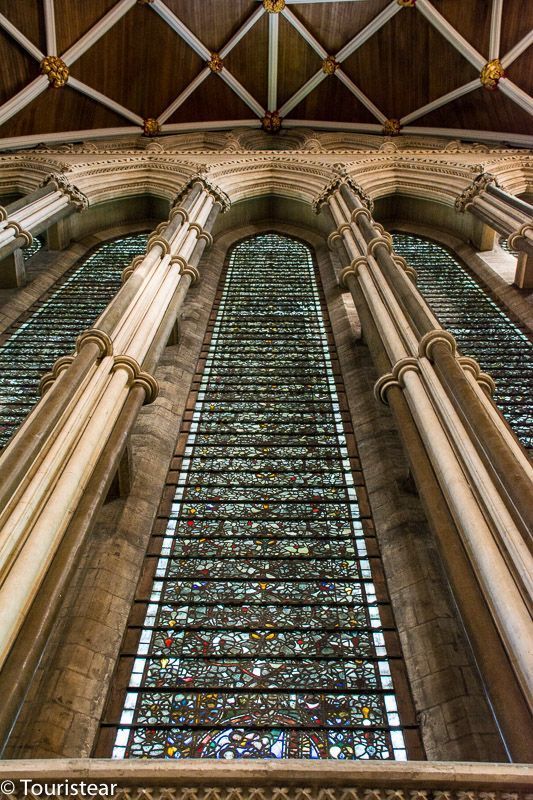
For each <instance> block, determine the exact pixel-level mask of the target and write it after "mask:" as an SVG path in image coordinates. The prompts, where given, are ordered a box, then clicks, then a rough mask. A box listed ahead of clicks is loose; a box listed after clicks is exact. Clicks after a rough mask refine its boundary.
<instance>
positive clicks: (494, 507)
mask: <svg viewBox="0 0 533 800" xmlns="http://www.w3.org/2000/svg"><path fill="white" fill-rule="evenodd" d="M315 207H316V210H317V211H318V210H320V209H321V208H324V207H326V208H327V212H326V213H327V216H328V217H329V219H330V222H331V223H333V225H334V230H333V231H332V233H331V234H330V237H329V244H330V245H331V246H333V245H335V246H337V247H338V249H339V255H340V257H341V261H343V262H344V263H346V261H347V260H348V261H349V263H348V265H347V266H346V267H345V268H344V270H343V273H342V282H343V283H344V285H345V286H346V287H347V288H348V289H349V290H350V291H351V293H352V296H353V298H354V302H355V304H356V307H357V308H358V310H360V312H361V320H362V325H363V333H364V335H365V336H367V337H369V338H372V337H373V338H376V333H377V335H378V336H379V340H380V348H381V351H382V354H384V356H385V357H386V361H385V362H384V360H383V355H382V356H381V357H380V363H377V366H378V369H379V368H381V370H382V371H383V369H386V367H385V363H388V364H390V369H388V370H386V372H385V374H382V376H381V377H380V379H379V380H378V382H377V384H376V397H377V398H379V399H380V400H382V401H383V402H385V403H389V402H390V401H389V397H390V398H391V401H392V398H393V397H394V398H395V399H394V403H393V402H390V405H391V410H392V411H393V413H394V415H395V416H396V418H397V422H398V423H399V425H402V426H404V427H405V425H406V418H405V410H406V409H405V406H404V405H400V404H399V402H398V397H399V394H401V396H403V398H404V403H405V404H406V406H407V410H408V412H409V417H410V419H411V420H412V423H413V425H414V428H415V429H416V433H417V434H418V436H417V437H416V438H417V439H419V440H420V441H421V442H422V446H423V448H424V450H425V455H426V458H427V467H426V471H427V469H428V468H429V467H430V468H431V470H432V473H433V475H434V477H435V479H436V482H437V484H438V486H439V487H440V492H441V493H442V497H443V498H444V501H445V503H446V506H447V509H448V511H449V514H450V517H451V520H453V525H454V527H455V530H456V531H457V533H458V541H457V542H456V547H459V548H460V549H461V552H460V553H458V558H456V559H454V558H453V556H452V557H451V558H450V553H451V550H450V542H449V541H444V539H443V535H444V529H443V528H442V527H441V526H440V525H438V524H434V525H433V530H434V532H435V535H436V536H437V539H438V540H440V547H441V552H443V560H444V562H445V564H446V567H447V571H448V575H449V578H450V583H451V585H452V587H453V588H454V593H455V596H456V601H457V603H458V606H459V607H460V609H461V612H462V614H463V619H464V621H465V625H466V627H467V629H468V630H469V632H470V638H471V640H472V641H473V642H474V643H475V642H479V637H478V636H477V635H476V633H477V632H476V631H475V628H476V626H477V625H478V624H479V620H478V619H477V618H476V617H475V616H473V615H472V608H471V603H470V602H469V599H468V597H467V596H465V592H464V587H465V582H464V580H463V578H464V575H463V574H462V572H461V570H463V566H464V565H463V566H461V565H460V563H459V562H460V560H461V557H462V554H463V551H464V553H465V554H466V556H467V560H468V564H469V567H470V570H471V572H472V576H473V578H474V579H475V581H474V583H475V584H477V591H478V592H481V593H482V596H483V598H484V602H485V605H486V606H487V607H488V609H489V610H490V618H489V620H487V625H486V634H487V636H489V634H490V637H491V644H490V645H489V644H488V640H487V639H485V641H484V645H485V647H484V648H480V649H479V650H478V649H477V648H476V650H477V652H476V657H477V658H478V661H479V663H480V665H481V667H482V670H483V673H484V680H485V683H486V684H487V686H488V689H489V693H490V695H491V700H492V702H493V705H494V706H495V707H496V708H497V714H498V719H499V723H500V725H501V727H502V729H504V732H505V737H506V740H507V742H508V745H509V747H510V749H511V750H512V752H513V756H514V757H516V758H517V759H518V760H522V759H523V758H526V757H529V758H530V757H531V751H530V746H529V745H527V744H526V745H525V744H524V742H525V740H526V738H527V737H526V736H525V731H526V730H527V728H528V726H529V725H530V724H531V712H530V703H531V691H532V686H531V661H530V658H531V655H530V649H529V648H530V646H531V643H532V636H531V628H530V623H529V610H528V600H529V599H530V598H531V575H532V574H533V573H532V572H531V570H532V569H533V564H532V560H531V553H530V552H529V549H528V547H527V544H526V537H527V530H528V526H531V524H533V523H532V514H533V509H532V507H531V503H530V500H529V498H530V496H531V495H530V493H531V489H532V488H533V472H532V470H531V466H530V465H529V462H528V460H527V457H526V455H525V453H524V452H523V449H522V448H521V446H520V444H519V442H518V441H517V440H516V438H515V437H514V435H513V434H512V433H511V432H510V431H509V429H508V427H507V425H506V424H505V423H504V422H503V421H502V419H501V416H500V415H499V412H498V411H497V409H496V408H495V407H494V405H493V403H492V401H491V400H490V397H489V396H488V393H490V390H491V388H492V380H491V379H490V377H489V376H486V375H484V374H483V373H481V371H480V369H479V366H478V365H477V364H476V362H475V361H474V360H473V359H470V358H467V357H460V356H458V354H457V350H456V345H455V341H454V338H453V336H452V335H451V334H450V333H449V332H447V331H445V330H443V329H442V328H441V326H440V325H439V323H438V321H437V319H436V318H435V317H434V315H433V314H432V312H431V310H430V308H429V307H428V306H427V304H426V303H425V301H424V299H423V298H422V296H421V295H420V293H419V292H418V291H417V289H416V285H415V282H414V281H415V274H414V272H413V270H412V269H410V268H409V267H408V266H407V264H406V262H405V261H404V259H402V258H400V257H399V256H397V255H396V254H395V253H394V252H393V250H392V246H391V237H390V236H389V234H387V233H385V231H384V230H383V228H382V227H381V226H380V225H379V224H377V223H376V222H375V221H374V220H373V219H372V215H371V208H372V203H371V201H370V199H369V198H368V197H367V196H366V195H365V194H364V192H363V191H362V190H361V188H360V187H358V186H357V185H356V184H354V183H353V182H352V181H351V180H350V179H349V178H348V177H347V176H341V177H340V178H338V179H337V180H335V181H334V182H333V183H332V184H331V185H330V186H329V187H328V188H327V189H326V191H325V192H324V193H323V194H322V195H321V196H320V197H319V198H318V199H317V201H316V206H315ZM365 318H366V326H365ZM370 321H371V324H369V322H370ZM365 327H366V330H365ZM374 349H375V348H374ZM403 441H404V445H405V446H406V448H407V456H408V458H410V462H411V466H412V469H413V473H414V476H415V479H416V480H417V485H418V489H419V492H420V494H421V495H423V494H424V492H427V488H428V486H427V480H426V478H427V477H428V476H426V475H424V474H423V472H422V470H421V469H420V464H419V463H417V462H419V461H420V459H419V458H418V459H417V457H416V456H415V451H416V447H418V443H417V442H416V441H415V437H414V436H413V437H410V438H409V437H406V436H404V437H403ZM422 500H423V502H424V503H425V505H426V508H427V507H428V503H427V502H425V501H426V500H427V498H424V497H422ZM430 516H431V515H430ZM430 521H431V519H430ZM434 522H435V521H434ZM444 527H446V528H447V530H448V531H450V530H451V528H450V526H449V525H446V526H444ZM529 529H531V528H529ZM463 572H464V570H463ZM461 595H462V596H461ZM487 648H489V657H488V658H487ZM483 649H484V650H485V652H484V653H483V652H481V651H482V650H483ZM493 654H497V656H496V657H493ZM504 674H505V678H504V679H503V678H502V676H503V675H504ZM502 680H504V685H505V689H506V691H505V692H502V691H501V682H502Z"/></svg>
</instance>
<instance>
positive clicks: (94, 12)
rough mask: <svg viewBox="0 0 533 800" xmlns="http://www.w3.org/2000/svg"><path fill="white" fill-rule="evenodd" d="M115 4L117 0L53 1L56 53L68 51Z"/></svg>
mask: <svg viewBox="0 0 533 800" xmlns="http://www.w3.org/2000/svg"><path fill="white" fill-rule="evenodd" d="M29 1H30V3H31V2H32V0H29ZM116 2H117V0H90V2H84V1H83V0H54V8H55V19H56V36H57V48H58V52H59V53H64V52H65V50H68V48H69V47H70V46H71V45H73V44H74V42H77V41H78V39H79V38H80V37H81V36H83V34H84V33H87V31H88V30H90V29H91V28H92V27H93V25H95V24H96V23H97V22H98V20H99V19H101V18H102V17H103V16H105V14H107V12H108V11H109V10H110V9H111V8H113V6H114V5H116ZM34 4H35V3H34ZM35 5H37V4H35ZM39 5H40V4H39Z"/></svg>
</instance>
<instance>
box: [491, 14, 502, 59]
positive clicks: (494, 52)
mask: <svg viewBox="0 0 533 800" xmlns="http://www.w3.org/2000/svg"><path fill="white" fill-rule="evenodd" d="M502 12H503V0H492V13H491V16H490V39H489V61H492V60H493V59H494V58H498V56H499V55H500V33H501V29H502Z"/></svg>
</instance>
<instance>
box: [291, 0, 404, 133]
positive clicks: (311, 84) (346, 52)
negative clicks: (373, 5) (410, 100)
mask: <svg viewBox="0 0 533 800" xmlns="http://www.w3.org/2000/svg"><path fill="white" fill-rule="evenodd" d="M400 10H401V6H399V5H398V4H397V2H396V0H392V2H391V3H389V5H388V6H386V7H385V8H384V9H383V11H381V12H380V13H379V14H378V15H377V16H376V17H374V19H373V20H371V21H370V22H369V23H368V25H366V26H365V27H364V28H363V30H362V31H359V33H356V35H355V36H354V37H353V38H352V39H350V41H349V42H347V44H345V45H344V47H343V48H342V49H341V50H339V52H338V53H337V54H336V55H335V61H337V62H338V63H341V61H344V59H346V58H348V56H350V55H351V54H352V53H354V52H355V51H356V50H357V49H358V48H359V47H361V45H363V44H364V43H365V42H366V41H367V40H368V39H369V38H370V37H371V36H373V35H374V33H376V31H378V30H379V29H380V28H382V27H383V25H385V24H386V23H387V22H388V21H389V20H390V19H391V18H392V17H393V16H394V15H395V14H396V13H397V12H398V11H400ZM281 13H282V14H283V16H284V17H285V18H286V19H287V21H288V22H290V24H291V25H292V26H293V27H294V29H295V30H296V31H298V33H299V34H300V36H302V38H303V39H305V41H306V42H307V43H308V44H309V45H310V46H311V47H312V48H313V50H314V51H315V53H317V55H319V56H320V58H322V59H325V58H326V57H327V55H328V52H327V50H325V49H324V48H323V47H322V45H321V44H320V42H318V41H317V40H316V39H315V37H314V36H313V34H312V33H311V32H310V31H309V30H308V29H307V28H306V26H305V25H304V24H303V23H302V22H300V20H299V19H298V17H296V16H295V15H294V14H293V13H292V11H290V9H288V8H284V9H283V11H282V12H281ZM335 75H337V77H338V79H339V80H340V81H341V82H342V83H343V84H344V85H345V86H346V87H347V89H349V90H350V92H351V93H352V94H353V95H354V96H355V97H357V99H358V100H359V101H360V102H361V103H362V104H363V105H364V106H365V107H366V108H367V109H368V110H369V111H370V113H371V114H373V115H374V116H375V117H376V119H377V120H379V122H381V123H383V122H385V120H386V119H387V118H386V116H385V114H383V113H382V112H381V111H380V110H379V108H377V106H375V105H374V103H373V102H372V101H371V100H370V99H369V98H368V97H367V96H366V94H364V92H362V91H361V89H359V87H358V86H356V85H355V83H354V82H353V81H352V80H351V79H350V78H349V77H348V75H346V73H345V72H343V70H341V69H337V70H336V72H335ZM326 77H327V75H326V73H325V72H324V71H323V70H322V69H320V70H318V72H316V73H315V75H313V76H312V77H311V78H309V80H308V81H306V83H304V84H303V86H300V88H299V89H298V91H297V92H295V93H294V94H293V96H292V97H290V98H289V99H288V100H287V101H286V102H285V103H284V104H283V105H282V107H281V108H280V110H279V113H280V115H281V116H282V117H284V118H286V116H287V114H289V113H290V112H291V111H292V109H293V108H296V106H297V105H298V103H300V102H301V101H302V100H303V99H304V98H305V97H307V95H308V94H310V93H311V92H312V91H313V90H314V89H316V87H317V86H318V85H319V84H320V83H321V82H322V81H323V80H324V79H325V78H326Z"/></svg>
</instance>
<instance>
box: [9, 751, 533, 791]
mask: <svg viewBox="0 0 533 800" xmlns="http://www.w3.org/2000/svg"><path fill="white" fill-rule="evenodd" d="M6 779H8V780H11V781H13V782H14V783H15V785H17V783H18V781H20V780H21V779H25V780H32V781H33V782H37V783H41V784H42V783H48V784H52V783H60V782H63V783H64V782H65V781H66V780H68V781H70V782H71V783H72V782H75V781H81V780H85V781H92V782H95V783H108V784H111V783H114V784H118V789H117V791H116V793H115V797H116V798H118V797H124V798H128V800H140V798H144V799H145V800H152V799H155V798H167V800H174V799H175V800H185V799H186V798H187V800H196V798H200V799H201V800H248V799H249V800H293V798H294V800H314V798H317V800H337V798H338V800H404V798H408V800H427V798H429V797H431V798H434V800H477V798H479V800H499V798H501V800H530V799H531V798H533V766H531V765H528V764H493V763H490V764H489V763H480V762H476V763H474V762H444V761H433V762H431V761H408V762H398V761H396V762H383V761H381V762H379V761H357V762H350V763H348V762H339V761H308V760H297V759H287V760H281V761H267V760H246V761H231V762H227V761H222V762H221V761H214V760H210V759H182V760H179V761H172V760H166V759H153V760H150V761H146V760H113V759H62V758H61V759H50V760H47V759H36V760H26V759H21V760H13V761H0V782H1V781H2V780H6ZM18 794H20V796H22V791H21V790H20V791H17V793H16V794H14V795H10V796H11V797H13V796H17V795H18ZM4 796H7V795H3V794H1V793H0V797H4ZM49 796H50V795H49ZM52 796H53V795H52ZM63 796H64V794H63Z"/></svg>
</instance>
